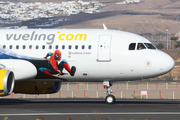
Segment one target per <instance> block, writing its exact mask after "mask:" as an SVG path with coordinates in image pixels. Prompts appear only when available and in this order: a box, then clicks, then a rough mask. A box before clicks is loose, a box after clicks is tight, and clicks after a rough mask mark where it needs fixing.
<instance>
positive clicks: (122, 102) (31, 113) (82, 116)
mask: <svg viewBox="0 0 180 120" xmlns="http://www.w3.org/2000/svg"><path fill="white" fill-rule="evenodd" d="M0 108H1V110H0V119H1V120H3V119H4V117H8V118H9V119H11V120H21V119H23V120H38V119H39V120H40V117H45V118H46V120H70V119H67V117H68V116H69V117H70V118H71V120H179V117H180V100H177V99H175V100H164V99H163V100H162V99H117V102H116V104H112V105H108V104H106V103H105V101H104V99H103V98H85V99H84V98H53V99H51V98H49V99H47V98H43V99H40V98H39V99H27V98H26V99H7V98H1V99H0ZM44 120H45V119H44Z"/></svg>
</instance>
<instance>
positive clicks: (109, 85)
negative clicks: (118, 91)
mask: <svg viewBox="0 0 180 120" xmlns="http://www.w3.org/2000/svg"><path fill="white" fill-rule="evenodd" d="M114 83H115V82H114V81H104V82H103V87H104V88H106V92H105V94H106V95H107V96H106V98H105V101H106V103H108V104H114V103H115V102H116V98H115V97H114V95H111V93H113V92H114V91H112V90H111V88H112V86H113V85H114Z"/></svg>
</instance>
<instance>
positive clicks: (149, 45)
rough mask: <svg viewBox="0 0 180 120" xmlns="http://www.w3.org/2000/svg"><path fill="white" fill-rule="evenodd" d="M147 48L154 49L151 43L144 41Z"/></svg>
mask: <svg viewBox="0 0 180 120" xmlns="http://www.w3.org/2000/svg"><path fill="white" fill-rule="evenodd" d="M144 44H145V45H146V47H147V48H148V49H156V48H155V47H154V46H153V45H152V44H151V43H144Z"/></svg>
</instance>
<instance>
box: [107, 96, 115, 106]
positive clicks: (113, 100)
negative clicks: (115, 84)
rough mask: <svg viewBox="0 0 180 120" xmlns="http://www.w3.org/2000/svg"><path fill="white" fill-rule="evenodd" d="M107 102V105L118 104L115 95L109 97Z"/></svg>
mask: <svg viewBox="0 0 180 120" xmlns="http://www.w3.org/2000/svg"><path fill="white" fill-rule="evenodd" d="M105 101H106V103H107V104H114V103H115V102H116V98H115V97H114V95H107V96H106V98H105Z"/></svg>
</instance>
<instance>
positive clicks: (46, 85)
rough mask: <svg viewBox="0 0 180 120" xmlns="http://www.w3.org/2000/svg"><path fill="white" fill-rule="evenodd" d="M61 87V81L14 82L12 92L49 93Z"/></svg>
mask: <svg viewBox="0 0 180 120" xmlns="http://www.w3.org/2000/svg"><path fill="white" fill-rule="evenodd" d="M60 88H61V82H29V81H27V82H16V83H15V86H14V91H13V92H14V93H24V94H50V93H56V92H58V91H59V90H60Z"/></svg>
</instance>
